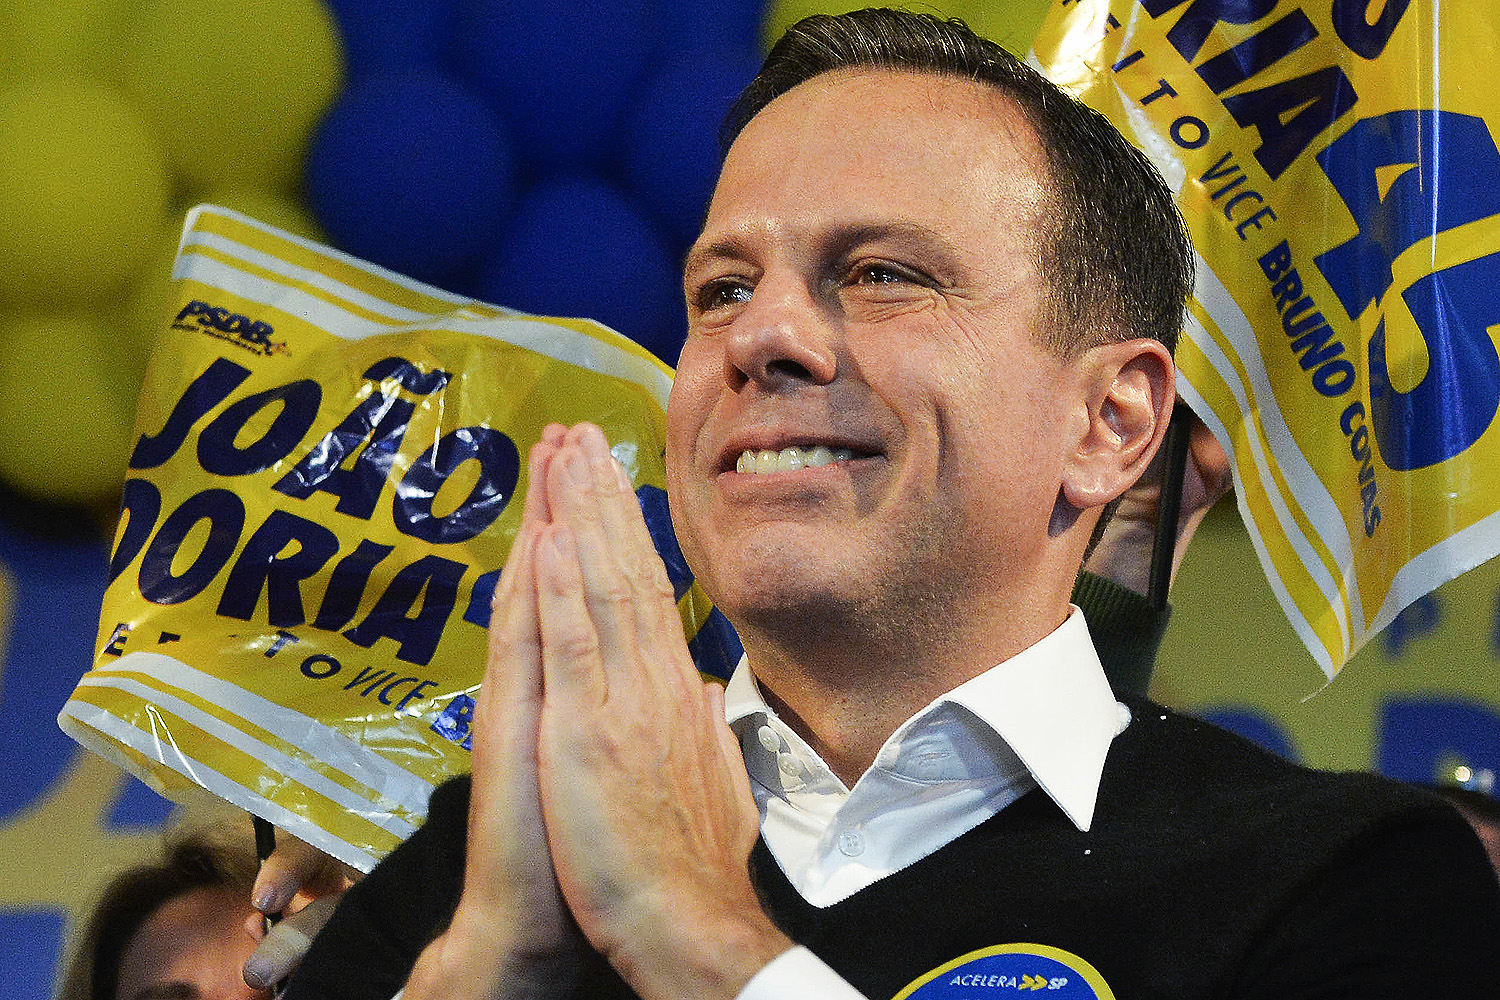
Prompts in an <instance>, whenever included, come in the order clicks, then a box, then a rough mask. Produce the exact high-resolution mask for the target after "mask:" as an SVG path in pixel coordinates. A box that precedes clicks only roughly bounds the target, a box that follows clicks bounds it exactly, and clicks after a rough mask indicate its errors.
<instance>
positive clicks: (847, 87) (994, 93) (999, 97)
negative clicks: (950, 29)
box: [731, 66, 1038, 152]
mask: <svg viewBox="0 0 1500 1000" xmlns="http://www.w3.org/2000/svg"><path fill="white" fill-rule="evenodd" d="M872 102H873V105H874V108H875V109H876V110H880V111H883V112H884V113H885V114H886V115H887V116H888V117H889V118H890V119H892V120H894V119H897V118H901V117H918V118H931V119H934V120H936V119H943V118H948V117H952V116H956V117H958V118H961V119H965V120H973V121H976V122H977V123H979V124H980V126H981V127H982V128H984V129H986V130H993V132H994V133H995V134H996V136H997V138H1003V139H1006V140H1009V141H1010V142H1011V143H1014V144H1017V145H1020V146H1023V147H1026V148H1028V149H1030V148H1033V147H1037V146H1038V142H1037V138H1036V134H1035V130H1034V129H1033V128H1032V126H1031V123H1030V121H1029V120H1028V119H1027V117H1026V114H1025V112H1023V111H1022V109H1021V106H1020V104H1019V103H1018V102H1017V101H1016V99H1015V98H1014V97H1012V96H1011V95H1010V94H1008V93H1006V92H1005V91H1003V90H1001V89H1000V88H998V87H995V86H993V85H991V84H988V83H984V82H982V81H977V80H972V79H969V78H968V77H962V76H955V75H952V74H947V73H937V72H932V71H928V70H918V69H907V68H891V67H882V66H849V67H844V68H841V69H834V70H828V71H826V72H823V73H819V74H817V75H816V76H814V77H811V78H810V79H807V80H804V81H803V82H802V83H799V84H797V85H796V86H794V87H792V88H790V89H788V90H787V91H786V92H785V93H783V94H781V95H779V96H777V97H776V98H775V99H774V100H772V101H770V102H769V103H768V104H767V105H766V106H765V107H763V108H762V109H761V110H760V111H758V112H757V113H756V114H755V115H754V117H752V118H751V119H750V120H749V122H747V123H746V125H745V128H744V130H743V131H742V132H741V135H744V133H745V132H750V131H751V130H752V129H756V130H757V131H759V130H761V129H768V128H774V129H777V130H785V129H786V127H787V124H788V122H789V121H791V120H796V119H797V118H799V117H801V116H803V115H805V114H807V111H808V108H809V107H810V106H814V105H816V106H819V107H823V108H827V109H830V110H832V109H837V108H840V107H850V106H853V107H857V108H859V109H862V110H870V108H871V103H872ZM834 113H837V112H836V111H834ZM844 123H845V127H844V128H843V129H841V130H840V134H841V135H842V136H848V135H849V133H850V131H851V130H853V129H855V128H857V127H859V126H860V125H861V124H863V125H868V124H869V122H867V121H866V122H856V121H852V120H849V119H844ZM731 152H732V147H731Z"/></svg>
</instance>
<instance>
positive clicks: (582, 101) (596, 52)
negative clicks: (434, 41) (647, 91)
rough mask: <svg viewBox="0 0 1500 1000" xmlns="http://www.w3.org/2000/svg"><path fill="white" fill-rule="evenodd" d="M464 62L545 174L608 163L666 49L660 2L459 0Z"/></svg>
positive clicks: (461, 62)
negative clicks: (634, 101) (634, 104)
mask: <svg viewBox="0 0 1500 1000" xmlns="http://www.w3.org/2000/svg"><path fill="white" fill-rule="evenodd" d="M459 2H460V6H459V11H458V15H459V23H458V32H459V34H458V38H457V54H456V56H455V59H456V61H457V66H458V68H459V69H460V71H461V72H463V73H464V74H465V75H466V76H467V77H468V78H469V79H471V80H472V81H473V82H474V84H475V86H477V87H478V88H479V89H480V90H482V91H483V92H484V93H485V94H486V95H487V96H488V97H489V98H490V99H491V100H492V101H493V102H494V104H495V107H496V108H497V109H499V110H500V111H501V113H503V114H504V115H505V118H506V120H507V121H508V122H509V123H510V124H511V127H512V128H513V130H514V133H515V137H516V144H517V149H518V150H519V151H520V154H521V156H522V158H523V159H524V161H525V163H526V164H527V165H528V166H529V167H531V168H533V169H534V171H535V172H536V173H537V174H538V175H539V176H545V175H546V174H549V173H560V172H564V171H580V170H589V169H592V168H595V167H602V166H603V165H604V164H605V163H606V162H607V161H608V159H609V157H610V155H611V154H612V153H613V151H614V150H615V148H616V147H617V146H618V143H619V139H620V133H621V131H622V128H623V118H624V113H625V109H626V108H627V106H628V105H629V103H630V101H631V100H632V99H633V98H634V97H635V96H636V94H637V92H638V91H639V88H640V86H641V84H642V82H643V81H644V79H645V76H646V73H647V72H648V70H649V69H650V66H651V63H652V61H653V60H654V59H655V57H656V55H657V52H658V51H659V49H660V44H661V36H660V26H659V23H658V18H659V15H658V5H657V4H658V0H615V2H611V3H600V2H598V0H551V2H549V3H532V4H520V3H516V2H514V0H459Z"/></svg>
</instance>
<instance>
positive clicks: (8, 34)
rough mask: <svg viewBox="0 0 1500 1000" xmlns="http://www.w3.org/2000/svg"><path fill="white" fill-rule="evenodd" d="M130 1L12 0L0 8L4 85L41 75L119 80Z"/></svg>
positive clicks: (0, 80) (0, 60)
mask: <svg viewBox="0 0 1500 1000" xmlns="http://www.w3.org/2000/svg"><path fill="white" fill-rule="evenodd" d="M129 7H130V0H11V2H10V3H5V4H0V83H14V82H17V81H19V80H29V79H34V78H36V77H38V76H56V75H67V76H86V77H89V78H91V79H94V80H99V81H101V82H107V83H118V82H119V80H120V69H121V62H120V35H121V33H122V32H123V30H124V24H125V16H126V12H127V10H128V9H129Z"/></svg>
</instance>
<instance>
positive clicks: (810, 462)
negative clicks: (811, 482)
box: [734, 444, 854, 473]
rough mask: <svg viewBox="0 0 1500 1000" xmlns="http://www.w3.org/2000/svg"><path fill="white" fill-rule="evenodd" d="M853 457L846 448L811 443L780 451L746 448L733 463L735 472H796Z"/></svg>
mask: <svg viewBox="0 0 1500 1000" xmlns="http://www.w3.org/2000/svg"><path fill="white" fill-rule="evenodd" d="M853 457H854V452H852V451H850V450H849V449H848V448H829V447H827V446H826V445H821V444H818V445H813V446H812V447H811V448H799V447H796V446H793V447H791V448H783V449H781V450H780V451H771V450H770V449H769V448H767V449H766V450H764V451H751V450H749V449H746V450H745V451H742V452H740V457H739V460H738V461H737V462H735V463H734V471H735V472H747V473H760V472H796V471H797V470H798V469H816V468H817V467H818V466H820V465H827V464H828V463H830V462H847V461H849V460H850V459H851V458H853Z"/></svg>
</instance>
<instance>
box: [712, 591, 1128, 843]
mask: <svg viewBox="0 0 1500 1000" xmlns="http://www.w3.org/2000/svg"><path fill="white" fill-rule="evenodd" d="M947 705H957V706H960V707H962V708H963V709H965V710H966V714H967V715H969V716H971V717H972V720H973V722H974V724H975V725H978V726H982V727H984V728H985V729H988V730H992V731H993V732H994V733H996V734H998V735H999V737H1000V738H1001V740H1002V741H1004V743H1005V745H1006V747H1007V748H1008V751H1009V752H1011V753H1014V754H1015V756H1016V757H1018V758H1020V761H1021V763H1022V764H1023V765H1024V766H1025V768H1026V770H1027V771H1028V772H1030V774H1031V776H1032V778H1033V779H1034V780H1035V781H1036V783H1037V785H1039V786H1040V787H1041V789H1042V790H1043V791H1044V792H1045V793H1046V794H1047V795H1048V797H1050V798H1051V799H1052V801H1053V802H1055V803H1057V805H1058V807H1059V808H1060V809H1062V811H1063V812H1064V814H1066V815H1067V817H1068V818H1069V819H1070V820H1072V822H1073V823H1074V825H1075V826H1077V827H1078V828H1079V829H1080V830H1083V831H1087V830H1088V829H1089V826H1090V824H1091V823H1092V822H1093V816H1094V805H1095V802H1096V800H1097V798H1098V792H1099V781H1100V778H1101V776H1102V774H1103V771H1104V759H1105V756H1106V755H1107V754H1108V752H1109V746H1110V743H1111V742H1112V741H1113V740H1114V737H1115V736H1116V734H1117V733H1119V732H1120V731H1123V729H1124V727H1125V725H1126V724H1127V723H1128V722H1129V711H1128V710H1127V709H1126V708H1125V706H1123V705H1121V704H1119V703H1118V702H1116V701H1115V698H1114V694H1113V693H1112V692H1111V691H1110V687H1109V681H1108V680H1107V679H1106V678H1105V675H1104V670H1103V668H1102V667H1101V666H1100V664H1099V656H1098V654H1097V653H1096V652H1095V651H1094V644H1093V641H1092V639H1090V637H1089V631H1088V625H1087V623H1085V621H1084V618H1083V613H1082V612H1081V611H1079V610H1078V608H1076V607H1074V608H1072V609H1071V611H1070V613H1069V615H1068V617H1067V619H1066V620H1065V621H1064V622H1063V624H1062V625H1060V626H1058V627H1057V628H1056V629H1055V630H1053V631H1052V632H1051V633H1049V634H1048V635H1047V636H1045V637H1044V638H1042V639H1041V640H1039V641H1038V642H1036V643H1035V644H1033V645H1032V646H1030V647H1028V648H1027V649H1024V650H1022V651H1021V652H1019V653H1017V654H1016V655H1015V656H1012V657H1011V658H1010V659H1008V660H1006V661H1005V662H1003V663H1001V664H999V665H998V666H995V667H992V668H990V669H989V670H987V671H985V672H984V673H982V674H980V675H979V676H977V677H975V678H973V679H971V680H969V681H966V682H965V683H963V684H961V685H959V686H958V687H956V688H954V689H953V690H952V691H950V692H948V693H947V694H945V695H943V696H941V697H939V698H938V699H936V700H935V701H934V702H933V703H932V704H930V705H928V706H927V707H926V708H924V709H923V710H922V711H920V712H918V713H917V714H915V715H913V716H912V717H911V718H910V719H908V720H907V721H906V722H905V723H903V724H902V726H901V727H900V728H899V729H898V730H897V731H896V732H895V733H894V734H892V737H891V740H892V741H898V740H899V739H900V738H901V737H903V736H904V735H906V734H907V733H908V732H909V731H910V730H912V728H913V727H915V726H919V725H921V724H923V723H924V722H925V720H926V718H927V717H928V716H931V715H933V714H934V713H939V712H941V711H944V710H945V709H944V706H947ZM724 711H725V717H726V720H727V721H728V722H729V723H730V724H731V725H733V724H736V723H740V722H742V721H744V720H748V719H752V718H769V717H773V715H774V713H772V711H771V709H770V708H769V707H768V706H767V705H766V702H765V699H764V698H763V697H762V696H761V693H760V689H759V687H758V686H757V685H756V683H755V678H754V677H753V675H752V673H751V670H750V667H749V664H748V662H747V660H746V659H744V658H742V659H741V660H740V663H739V666H738V667H737V668H736V669H735V671H734V674H733V675H732V676H731V677H730V680H729V684H728V686H727V687H726V689H725V697H724ZM799 742H800V741H799ZM891 745H893V744H892V742H890V741H888V744H887V746H891ZM811 752H812V751H811V750H809V751H808V753H811ZM885 756H886V754H885V753H884V751H882V754H881V757H882V758H883V757H885ZM1007 756H1008V753H1007ZM876 766H877V767H878V766H882V763H881V762H880V760H879V759H877V764H876ZM887 766H888V765H887Z"/></svg>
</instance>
